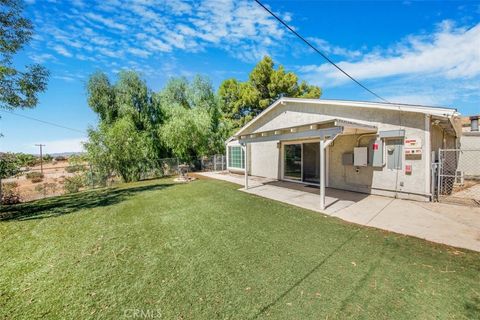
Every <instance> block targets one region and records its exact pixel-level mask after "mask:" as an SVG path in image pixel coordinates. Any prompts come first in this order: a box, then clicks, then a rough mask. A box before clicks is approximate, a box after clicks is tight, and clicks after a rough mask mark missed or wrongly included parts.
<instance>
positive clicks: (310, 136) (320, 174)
mask: <svg viewBox="0 0 480 320" xmlns="http://www.w3.org/2000/svg"><path fill="white" fill-rule="evenodd" d="M377 131H378V129H377V127H375V126H371V125H367V124H362V123H357V122H352V121H346V120H343V119H331V120H327V121H322V122H316V123H310V124H307V125H299V126H294V127H287V128H280V129H275V130H265V131H258V132H254V133H252V134H248V135H239V136H237V137H236V138H237V139H238V141H239V143H240V145H241V146H242V148H243V152H244V154H245V170H244V189H245V190H249V187H250V185H249V167H248V166H249V157H250V155H249V148H248V145H249V144H255V143H261V142H268V141H278V142H279V143H290V142H299V143H301V141H315V140H316V141H318V142H316V143H315V142H313V143H312V142H310V143H309V145H313V146H310V149H311V150H312V152H311V153H310V155H309V165H308V166H307V165H306V164H305V163H306V161H305V159H304V152H303V149H304V148H303V145H305V143H303V144H300V146H301V150H302V151H300V155H297V157H299V158H300V164H298V162H299V161H298V159H292V161H290V163H293V165H292V168H286V167H287V164H288V162H286V163H283V162H282V174H285V175H286V173H287V171H289V173H290V175H291V176H292V179H293V180H297V181H295V182H293V183H292V184H291V188H290V190H292V192H295V191H294V189H295V188H294V184H295V183H298V182H305V180H304V179H305V178H304V172H305V171H307V170H308V171H310V172H312V174H313V176H314V178H316V179H315V180H314V181H310V182H314V183H313V184H314V185H315V184H316V185H318V189H317V190H318V192H313V190H311V191H312V192H310V193H311V194H315V193H318V195H319V196H318V197H317V200H316V202H317V204H315V203H309V204H308V206H309V207H308V209H313V210H315V209H314V208H317V207H318V209H320V210H327V209H328V207H329V206H333V207H332V208H330V209H328V210H329V211H335V210H338V209H339V208H342V207H344V206H345V205H346V203H349V200H346V202H341V201H339V200H338V198H335V195H336V191H329V194H330V195H327V193H326V187H327V176H328V172H327V169H328V166H327V157H326V148H327V147H328V146H329V145H331V144H332V143H333V141H334V140H335V139H336V138H337V137H338V136H340V135H371V134H375V133H377ZM315 144H316V146H315ZM316 150H318V151H316ZM298 151H299V150H298V149H297V150H294V149H292V152H293V153H295V152H296V153H297V154H298ZM316 152H318V153H316ZM315 158H316V159H315ZM295 166H296V168H295ZM304 167H305V168H304ZM287 169H288V170H287ZM315 172H316V173H315ZM282 180H287V179H286V177H283V178H282ZM317 181H318V183H315V182H317ZM276 183H277V184H278V183H279V182H276ZM282 183H288V182H282ZM301 186H302V184H300V185H299V188H302V187H301ZM348 194H351V197H352V199H353V198H355V199H356V197H358V196H356V195H355V193H351V192H350V193H348ZM289 196H295V195H294V194H291V195H289ZM301 203H304V202H303V201H302V202H301Z"/></svg>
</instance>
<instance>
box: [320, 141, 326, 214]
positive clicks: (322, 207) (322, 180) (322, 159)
mask: <svg viewBox="0 0 480 320" xmlns="http://www.w3.org/2000/svg"><path fill="white" fill-rule="evenodd" d="M325 181H326V179H325V140H323V139H321V140H320V210H325Z"/></svg>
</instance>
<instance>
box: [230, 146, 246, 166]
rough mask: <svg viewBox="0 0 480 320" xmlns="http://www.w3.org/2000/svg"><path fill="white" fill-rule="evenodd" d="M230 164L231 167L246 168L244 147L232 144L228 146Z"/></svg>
mask: <svg viewBox="0 0 480 320" xmlns="http://www.w3.org/2000/svg"><path fill="white" fill-rule="evenodd" d="M228 166H229V167H231V168H239V169H244V168H245V155H244V153H243V150H242V147H240V146H231V147H228Z"/></svg>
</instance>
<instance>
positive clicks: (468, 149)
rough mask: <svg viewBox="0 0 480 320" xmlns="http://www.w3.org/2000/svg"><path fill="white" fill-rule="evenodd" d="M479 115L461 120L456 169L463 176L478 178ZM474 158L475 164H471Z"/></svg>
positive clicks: (479, 154)
mask: <svg viewBox="0 0 480 320" xmlns="http://www.w3.org/2000/svg"><path fill="white" fill-rule="evenodd" d="M479 119H480V116H478V115H476V116H471V117H465V118H463V119H462V120H463V121H462V124H463V126H462V136H461V137H460V154H459V156H458V158H459V159H458V168H457V170H458V171H460V172H462V173H463V175H464V176H466V177H467V178H468V177H474V178H476V179H480V159H479V158H478V157H479V156H480V131H479V128H478V125H479V123H478V122H479ZM474 158H475V159H476V160H477V161H476V163H477V165H476V166H475V165H472V163H473V161H474Z"/></svg>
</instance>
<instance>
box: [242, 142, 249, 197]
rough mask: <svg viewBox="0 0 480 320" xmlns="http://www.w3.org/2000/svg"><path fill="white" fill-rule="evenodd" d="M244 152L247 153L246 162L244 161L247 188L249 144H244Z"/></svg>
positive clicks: (246, 186)
mask: <svg viewBox="0 0 480 320" xmlns="http://www.w3.org/2000/svg"><path fill="white" fill-rule="evenodd" d="M242 149H243V152H244V153H245V163H244V166H243V167H244V170H245V190H247V189H248V146H247V144H246V143H245V144H243V145H242Z"/></svg>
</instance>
